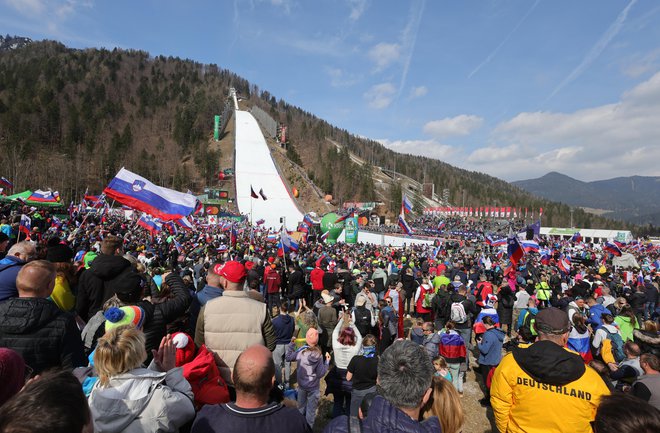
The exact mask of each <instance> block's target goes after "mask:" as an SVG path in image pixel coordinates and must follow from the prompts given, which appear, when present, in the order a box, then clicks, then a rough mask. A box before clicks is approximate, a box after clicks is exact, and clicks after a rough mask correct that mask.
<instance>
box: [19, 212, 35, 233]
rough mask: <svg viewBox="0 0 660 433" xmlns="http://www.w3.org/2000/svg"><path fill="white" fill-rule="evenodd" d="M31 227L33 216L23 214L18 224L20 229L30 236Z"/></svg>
mask: <svg viewBox="0 0 660 433" xmlns="http://www.w3.org/2000/svg"><path fill="white" fill-rule="evenodd" d="M30 229H32V218H30V217H29V216H27V215H21V222H20V224H19V226H18V231H19V232H21V233H25V234H26V235H28V236H29V235H30Z"/></svg>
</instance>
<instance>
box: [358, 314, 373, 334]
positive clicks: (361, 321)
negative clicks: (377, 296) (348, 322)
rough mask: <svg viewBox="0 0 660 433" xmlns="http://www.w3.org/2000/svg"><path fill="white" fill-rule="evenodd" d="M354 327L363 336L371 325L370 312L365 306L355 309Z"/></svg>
mask: <svg viewBox="0 0 660 433" xmlns="http://www.w3.org/2000/svg"><path fill="white" fill-rule="evenodd" d="M360 310H362V311H360ZM355 327H356V328H357V329H358V331H360V334H362V336H363V337H364V336H365V335H366V334H367V333H368V330H369V328H370V327H371V312H370V311H369V310H368V309H366V308H356V309H355Z"/></svg>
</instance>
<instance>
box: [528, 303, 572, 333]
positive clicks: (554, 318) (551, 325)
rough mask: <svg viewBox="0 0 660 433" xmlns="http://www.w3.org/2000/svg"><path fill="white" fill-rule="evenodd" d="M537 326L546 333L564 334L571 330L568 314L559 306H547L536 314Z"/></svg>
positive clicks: (539, 330) (538, 329)
mask: <svg viewBox="0 0 660 433" xmlns="http://www.w3.org/2000/svg"><path fill="white" fill-rule="evenodd" d="M535 326H536V330H537V331H538V332H542V333H544V334H564V333H566V332H568V330H569V323H568V314H566V313H565V312H563V311H561V310H560V309H558V308H554V307H550V308H545V309H543V310H541V311H539V312H538V314H537V315H536V323H535Z"/></svg>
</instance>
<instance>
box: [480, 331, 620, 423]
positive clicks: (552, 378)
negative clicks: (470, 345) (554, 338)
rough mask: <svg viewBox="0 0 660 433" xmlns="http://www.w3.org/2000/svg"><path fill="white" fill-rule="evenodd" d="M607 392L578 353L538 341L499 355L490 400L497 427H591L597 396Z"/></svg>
mask: <svg viewBox="0 0 660 433" xmlns="http://www.w3.org/2000/svg"><path fill="white" fill-rule="evenodd" d="M519 362H520V364H522V365H523V366H524V367H525V369H524V370H523V368H521V366H520V364H519ZM526 371H527V372H529V373H530V374H528V373H526ZM532 376H534V377H532ZM609 393H610V391H609V389H608V388H607V386H606V385H605V383H604V382H603V380H602V379H601V378H600V376H599V375H598V373H596V372H595V371H594V370H593V369H591V368H590V367H588V366H585V365H584V362H583V361H582V358H581V357H580V356H579V355H578V354H576V353H575V352H572V351H570V350H568V349H565V348H562V347H560V346H559V345H557V344H555V343H553V342H550V341H539V342H537V343H534V344H532V345H531V346H529V347H526V348H517V349H514V352H513V353H510V354H508V355H506V356H505V357H504V358H503V359H502V362H501V363H500V365H499V366H498V367H497V369H496V370H495V374H494V375H493V381H492V386H491V389H490V394H491V400H490V401H491V404H492V406H493V412H494V414H495V423H496V424H497V427H498V429H499V431H500V433H541V432H542V433H563V432H566V433H591V431H592V430H591V426H590V424H589V423H590V422H591V421H593V419H594V416H595V414H596V408H597V406H598V403H599V401H600V398H601V396H603V395H607V394H609Z"/></svg>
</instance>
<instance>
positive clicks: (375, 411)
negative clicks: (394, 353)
mask: <svg viewBox="0 0 660 433" xmlns="http://www.w3.org/2000/svg"><path fill="white" fill-rule="evenodd" d="M361 424H362V432H363V433H440V422H439V421H438V418H437V417H434V416H433V417H431V418H429V419H427V420H424V421H421V422H420V421H415V420H414V419H412V418H410V416H408V415H407V414H405V413H403V412H402V411H401V410H399V409H397V408H396V407H394V406H393V405H392V404H391V403H390V402H388V401H387V400H385V399H384V398H383V397H381V396H376V397H374V400H373V402H372V403H371V406H370V407H369V413H368V414H367V418H365V419H364V420H362V422H361ZM344 432H346V433H348V432H349V428H348V419H347V418H346V416H344V415H342V416H338V417H337V418H335V419H333V420H332V421H331V422H330V424H328V425H327V426H326V428H325V429H324V430H323V433H344Z"/></svg>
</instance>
